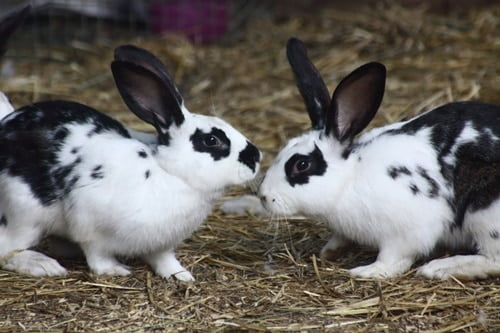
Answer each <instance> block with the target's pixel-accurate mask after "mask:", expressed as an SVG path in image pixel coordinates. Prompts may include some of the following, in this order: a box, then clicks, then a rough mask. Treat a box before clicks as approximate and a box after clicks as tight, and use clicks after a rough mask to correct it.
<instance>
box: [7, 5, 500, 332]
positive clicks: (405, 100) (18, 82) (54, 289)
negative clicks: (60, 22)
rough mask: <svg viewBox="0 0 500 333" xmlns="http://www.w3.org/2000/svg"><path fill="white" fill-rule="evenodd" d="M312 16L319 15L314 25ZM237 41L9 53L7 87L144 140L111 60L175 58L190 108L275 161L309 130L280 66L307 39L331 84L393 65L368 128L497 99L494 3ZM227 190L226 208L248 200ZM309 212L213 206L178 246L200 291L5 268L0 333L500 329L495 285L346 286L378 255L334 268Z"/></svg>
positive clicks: (381, 15)
mask: <svg viewBox="0 0 500 333" xmlns="http://www.w3.org/2000/svg"><path fill="white" fill-rule="evenodd" d="M313 14H314V15H313ZM242 29H243V30H240V31H239V33H240V35H239V36H238V39H237V40H233V41H231V42H228V43H221V44H214V45H193V44H191V43H189V42H188V41H186V40H184V39H182V38H181V37H178V36H172V35H170V36H161V37H143V38H123V39H122V40H116V39H115V40H113V41H112V42H105V41H100V40H96V41H95V43H83V42H71V43H68V44H67V45H64V46H61V47H51V48H46V47H43V45H40V47H37V48H36V49H34V50H33V49H23V48H22V47H18V48H17V47H16V49H12V50H11V52H10V53H9V56H8V57H7V60H6V61H7V62H11V63H12V64H13V65H14V68H15V73H14V74H13V75H12V76H11V77H10V78H9V79H3V80H2V82H1V83H0V89H1V90H3V91H5V92H6V93H7V94H8V95H9V96H10V97H11V100H12V101H13V103H14V104H15V105H17V106H20V105H23V104H25V103H29V102H32V101H35V100H42V99H55V98H65V99H71V100H77V101H80V102H83V103H86V104H88V105H91V106H93V107H95V108H98V109H100V110H103V111H105V112H107V113H109V114H112V115H113V116H114V117H116V118H117V119H119V120H120V121H122V122H124V123H125V124H127V125H128V126H131V127H134V128H136V129H139V130H147V131H150V130H151V128H150V127H148V126H146V125H145V124H143V123H141V122H140V121H138V120H137V119H136V118H135V116H133V115H132V114H131V113H129V112H127V111H125V110H126V107H125V106H124V104H123V103H122V102H121V99H120V98H119V96H118V94H117V91H116V89H115V87H114V84H113V81H112V78H111V75H110V71H109V63H110V60H111V58H112V50H113V48H114V47H115V46H117V45H118V44H121V43H134V44H137V45H139V46H142V47H145V48H147V49H149V50H151V51H152V52H153V53H155V54H157V55H158V56H159V57H160V58H161V59H163V60H164V61H165V63H166V64H167V66H168V68H169V69H170V70H171V72H172V73H173V74H174V76H175V79H176V82H178V84H179V86H180V88H181V91H182V92H183V94H184V96H185V98H186V103H187V106H188V107H189V108H190V109H191V110H192V111H193V112H199V113H207V114H214V115H217V116H220V117H223V118H224V119H226V120H228V121H229V122H231V123H232V124H234V125H235V126H236V127H237V128H238V129H240V130H241V131H242V132H244V133H245V134H246V135H247V136H248V137H250V138H252V140H253V141H254V142H255V143H256V144H257V145H258V146H259V147H261V149H262V150H263V151H264V152H265V154H266V158H265V162H264V165H265V166H266V165H268V164H269V162H270V160H271V159H272V156H274V154H275V153H276V152H277V151H278V150H279V148H280V147H281V146H282V145H283V144H284V143H285V142H286V140H287V139H288V138H290V137H292V136H294V135H296V134H298V133H300V132H301V131H303V130H304V129H307V128H308V126H309V123H308V118H307V115H306V114H305V112H304V107H303V104H302V101H301V100H300V98H299V94H298V92H297V89H296V87H295V83H294V81H293V78H292V75H291V71H290V70H289V66H288V64H287V62H286V57H285V54H284V45H285V43H286V40H287V39H288V37H289V36H297V37H300V38H301V39H303V40H304V41H305V42H306V44H307V45H308V48H309V54H310V57H311V58H312V59H313V61H314V62H315V63H316V65H317V67H318V68H319V70H320V72H321V73H323V75H324V79H325V81H326V82H327V84H328V86H329V88H330V89H331V90H332V89H333V88H334V87H335V85H336V84H337V83H338V81H339V80H340V79H341V78H342V76H344V75H345V74H347V73H348V72H350V71H351V70H353V69H354V68H355V67H357V66H358V65H360V64H362V63H364V62H367V61H372V60H378V61H381V62H383V63H385V64H386V66H387V68H388V81H387V89H386V95H385V98H384V102H383V104H382V107H381V111H380V112H379V114H378V115H377V117H376V119H375V121H374V122H373V125H380V124H385V123H388V122H393V121H396V120H400V119H403V118H405V117H411V116H413V115H415V114H418V113H420V112H422V111H425V110H427V109H429V108H431V107H433V106H436V105H439V104H442V103H446V102H449V101H454V100H465V99H480V100H483V101H486V102H491V103H497V104H500V66H499V64H498V59H500V39H499V36H500V6H498V5H491V6H488V7H485V8H473V9H469V10H467V11H460V10H455V11H451V12H447V13H445V14H443V13H434V12H429V11H428V10H426V9H425V8H423V7H422V8H420V7H416V8H415V7H413V8H411V9H408V8H404V7H401V6H398V5H394V4H391V5H389V4H384V3H383V4H382V5H378V6H377V7H369V8H368V7H366V8H361V9H359V8H358V9H356V10H347V11H340V10H337V9H334V8H323V9H322V10H320V11H317V12H315V13H308V12H301V13H293V12H290V13H289V14H287V15H283V16H282V17H279V18H274V19H262V20H259V19H258V18H252V19H250V20H249V21H248V22H247V25H246V26H245V27H244V28H242ZM246 191H247V190H245V189H231V191H229V193H228V197H231V196H233V195H237V194H240V193H244V192H246ZM327 236H328V233H327V231H326V229H325V228H324V227H323V226H322V225H321V224H319V223H317V222H315V221H313V220H310V219H305V218H301V217H291V218H288V219H279V220H271V221H270V220H269V219H268V218H265V217H258V216H253V215H251V214H250V215H249V216H232V215H226V214H223V213H222V212H221V211H219V210H214V212H213V214H211V215H210V217H209V218H208V220H207V221H206V223H205V224H204V225H203V226H202V227H201V229H199V230H198V231H197V232H196V233H195V234H194V235H193V236H192V237H191V238H189V239H188V240H186V241H185V242H184V243H183V245H182V246H181V247H180V248H179V249H178V251H177V253H178V257H179V259H180V260H181V262H182V263H183V264H184V265H185V266H186V267H187V268H188V269H190V270H191V271H192V273H193V274H194V276H195V277H196V279H197V281H196V282H195V283H193V284H186V283H181V282H178V281H174V280H163V279H161V278H159V277H157V276H155V275H154V274H153V273H152V272H151V270H150V269H149V268H148V267H147V266H146V265H145V264H144V263H143V262H141V261H137V260H134V259H127V260H126V262H127V264H129V265H130V266H131V267H132V271H133V274H132V275H131V276H128V277H97V276H94V275H93V274H91V273H89V271H88V268H87V267H86V265H85V262H84V259H82V258H77V259H61V260H60V261H61V262H62V264H63V265H64V266H65V267H67V268H68V269H69V271H70V274H69V276H67V277H61V278H32V277H26V276H21V275H18V274H14V273H11V272H7V271H0V332H14V331H45V332H78V331H106V332H109V331H128V332H142V331H148V332H149V331H153V332H154V331H213V332H216V331H247V330H248V331H331V332H358V331H360V332H403V331H404V332H498V331H499V330H500V311H499V307H500V282H499V280H498V278H490V279H487V280H483V281H478V282H477V281H472V282H471V281H458V280H455V279H451V280H448V281H432V280H426V279H423V278H421V277H417V276H415V271H414V270H412V271H410V272H408V273H407V274H405V275H404V276H402V277H400V278H397V279H389V280H382V281H377V280H371V279H355V278H351V277H350V276H349V274H348V272H347V269H349V268H352V267H355V266H357V265H360V264H363V263H369V262H371V261H373V260H374V259H375V256H376V253H375V252H373V251H371V250H369V249H363V248H354V249H351V250H350V251H348V252H346V253H345V254H344V255H343V256H341V257H340V258H339V259H338V260H337V261H335V262H333V263H332V262H325V261H322V260H321V259H319V258H318V253H319V250H320V249H321V247H322V245H323V244H324V243H325V241H326V239H327Z"/></svg>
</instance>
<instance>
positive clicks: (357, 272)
mask: <svg viewBox="0 0 500 333" xmlns="http://www.w3.org/2000/svg"><path fill="white" fill-rule="evenodd" d="M349 272H350V273H351V275H353V276H356V277H361V278H373V279H385V278H391V277H396V276H398V275H400V274H401V272H400V271H399V270H394V269H393V268H391V267H390V266H388V265H386V264H384V263H382V262H379V261H376V262H374V263H373V264H371V265H366V266H359V267H356V268H353V269H351V270H350V271H349Z"/></svg>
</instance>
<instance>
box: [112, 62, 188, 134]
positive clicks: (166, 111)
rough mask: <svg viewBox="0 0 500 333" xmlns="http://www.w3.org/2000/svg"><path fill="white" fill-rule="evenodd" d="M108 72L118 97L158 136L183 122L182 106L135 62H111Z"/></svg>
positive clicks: (156, 79)
mask: <svg viewBox="0 0 500 333" xmlns="http://www.w3.org/2000/svg"><path fill="white" fill-rule="evenodd" d="M111 71H112V72H113V77H114V79H115V83H116V86H117V87H118V90H119V91H120V94H121V96H122V98H123V100H124V101H125V103H126V104H127V106H128V107H129V109H130V110H131V111H132V112H133V113H135V115H136V116H138V117H139V118H140V119H142V120H144V121H145V122H147V123H149V124H151V125H153V126H155V128H156V130H157V131H158V132H159V133H162V134H165V132H166V130H167V129H168V128H169V127H170V126H171V125H172V124H175V125H176V126H179V125H181V124H182V123H183V122H184V114H183V113H182V104H179V101H178V99H177V97H176V96H175V94H173V92H172V90H171V89H169V87H166V84H165V81H164V80H163V78H161V77H159V76H158V75H157V74H156V73H154V72H152V71H150V70H149V69H147V68H145V67H142V66H139V65H137V64H136V63H133V62H128V61H121V60H115V61H113V62H112V64H111Z"/></svg>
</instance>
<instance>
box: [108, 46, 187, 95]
mask: <svg viewBox="0 0 500 333" xmlns="http://www.w3.org/2000/svg"><path fill="white" fill-rule="evenodd" d="M115 60H121V61H127V62H131V63H134V64H136V65H139V66H141V67H144V68H146V69H148V70H149V71H151V72H153V73H154V74H156V76H158V77H159V78H160V79H162V80H163V82H164V84H165V85H166V86H167V87H168V89H169V90H170V91H171V93H172V94H173V95H174V96H175V98H176V99H177V102H178V103H179V104H182V102H183V100H182V95H181V94H180V92H179V89H178V88H177V86H176V85H175V83H174V80H173V79H172V77H171V76H170V74H169V73H168V71H167V69H166V67H165V65H164V64H163V63H162V62H161V60H160V59H158V58H157V57H156V56H155V55H154V54H152V53H151V52H149V51H147V50H145V49H142V48H140V47H137V46H134V45H122V46H119V47H117V48H116V49H115Z"/></svg>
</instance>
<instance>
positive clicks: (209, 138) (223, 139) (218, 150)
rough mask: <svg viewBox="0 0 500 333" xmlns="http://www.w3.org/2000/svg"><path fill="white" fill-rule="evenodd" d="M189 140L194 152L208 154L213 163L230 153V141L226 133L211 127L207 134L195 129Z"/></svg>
mask: <svg viewBox="0 0 500 333" xmlns="http://www.w3.org/2000/svg"><path fill="white" fill-rule="evenodd" d="M190 140H191V142H192V143H193V148H194V150H195V151H198V152H201V153H208V154H210V156H212V158H213V159H214V161H218V160H220V159H222V158H224V157H227V156H229V153H230V151H231V141H230V140H229V138H228V137H227V136H226V133H224V131H222V130H221V129H218V128H215V127H212V129H211V130H210V132H209V133H205V132H203V131H202V130H200V129H199V128H198V129H196V131H195V132H194V134H193V135H191V137H190Z"/></svg>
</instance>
